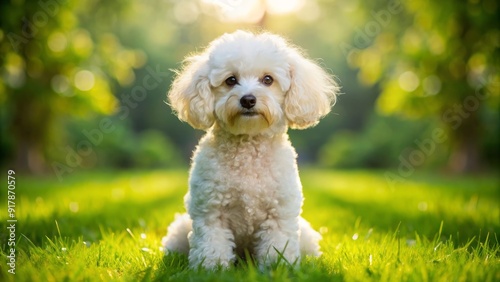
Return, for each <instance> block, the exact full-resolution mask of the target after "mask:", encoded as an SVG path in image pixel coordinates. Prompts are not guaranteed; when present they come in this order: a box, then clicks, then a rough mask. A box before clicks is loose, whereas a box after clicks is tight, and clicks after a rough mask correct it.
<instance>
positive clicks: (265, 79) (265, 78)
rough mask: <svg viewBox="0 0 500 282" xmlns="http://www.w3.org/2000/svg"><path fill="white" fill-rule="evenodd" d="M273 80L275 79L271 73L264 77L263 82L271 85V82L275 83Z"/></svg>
mask: <svg viewBox="0 0 500 282" xmlns="http://www.w3.org/2000/svg"><path fill="white" fill-rule="evenodd" d="M273 81H274V79H273V78H272V76H270V75H266V76H264V78H262V83H264V85H266V86H271V84H273Z"/></svg>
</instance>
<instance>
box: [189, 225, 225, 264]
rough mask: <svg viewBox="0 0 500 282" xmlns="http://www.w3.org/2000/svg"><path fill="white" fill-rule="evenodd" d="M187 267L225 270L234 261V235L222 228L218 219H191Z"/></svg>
mask: <svg viewBox="0 0 500 282" xmlns="http://www.w3.org/2000/svg"><path fill="white" fill-rule="evenodd" d="M189 245H190V250H189V265H190V267H191V268H197V267H199V266H202V267H204V268H206V269H214V268H216V267H217V266H222V267H223V268H227V267H229V266H230V265H231V263H232V262H233V261H234V260H235V254H234V248H235V243H234V235H233V233H232V232H231V230H229V229H227V228H224V227H223V224H222V221H221V220H220V219H214V218H211V219H207V218H197V219H193V232H192V233H191V234H190V235H189Z"/></svg>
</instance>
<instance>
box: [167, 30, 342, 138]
mask: <svg viewBox="0 0 500 282" xmlns="http://www.w3.org/2000/svg"><path fill="white" fill-rule="evenodd" d="M336 90H337V85H336V84H335V82H334V81H333V80H332V78H331V77H330V75H328V74H327V73H326V72H325V71H324V70H323V69H322V68H321V67H319V66H318V65H317V64H316V63H315V62H313V61H311V60H309V59H307V58H306V57H305V56H304V55H303V54H302V53H301V52H300V51H299V49H297V48H296V47H293V46H291V45H290V44H288V43H287V42H286V41H285V40H284V39H283V38H281V37H279V36H277V35H273V34H269V33H263V34H252V33H249V32H244V31H237V32H234V33H232V34H224V35H223V36H221V37H220V38H218V39H216V40H214V41H213V42H212V43H210V45H209V46H208V47H207V48H206V50H205V51H204V52H203V53H201V54H199V55H195V56H191V57H189V58H187V59H186V62H185V66H184V68H183V70H182V71H180V72H178V74H177V77H176V78H175V80H174V82H173V85H172V88H171V89H170V92H169V93H168V99H169V104H170V105H171V106H172V108H173V109H174V110H175V111H176V112H177V114H178V116H179V118H180V119H181V120H183V121H186V122H188V123H189V124H190V125H191V126H193V127H194V128H198V129H203V130H207V129H209V128H210V127H211V126H212V125H213V124H214V123H217V125H218V126H220V127H221V128H223V129H224V130H226V131H228V132H230V133H232V134H249V135H255V134H262V133H276V132H283V131H286V128H287V127H291V128H297V129H302V128H307V127H310V126H314V125H315V124H317V123H318V121H319V119H320V118H322V117H323V116H325V115H326V114H327V113H328V112H329V111H330V108H331V106H332V105H333V103H334V102H335V92H336Z"/></svg>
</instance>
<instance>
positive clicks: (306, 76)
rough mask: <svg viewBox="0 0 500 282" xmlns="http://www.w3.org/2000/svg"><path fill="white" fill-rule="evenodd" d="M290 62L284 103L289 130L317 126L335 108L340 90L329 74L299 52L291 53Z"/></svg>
mask: <svg viewBox="0 0 500 282" xmlns="http://www.w3.org/2000/svg"><path fill="white" fill-rule="evenodd" d="M288 58H289V65H290V77H291V83H290V89H289V90H288V92H287V93H286V96H285V103H284V109H285V115H286V118H287V120H288V126H290V128H294V129H304V128H307V127H311V126H314V125H316V124H317V123H318V122H319V120H320V119H321V118H322V117H324V116H325V115H326V114H328V113H329V112H330V109H331V107H332V105H333V104H335V97H336V96H335V95H336V92H337V90H338V86H337V84H336V83H335V81H334V80H333V79H332V77H331V76H330V75H329V74H328V73H327V72H326V71H324V70H323V69H322V68H321V67H320V66H319V65H318V64H316V63H315V62H313V61H312V60H310V59H307V58H305V57H304V56H303V55H302V54H301V53H300V51H299V50H296V49H291V50H290V53H289V55H288Z"/></svg>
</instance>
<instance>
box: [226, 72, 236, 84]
mask: <svg viewBox="0 0 500 282" xmlns="http://www.w3.org/2000/svg"><path fill="white" fill-rule="evenodd" d="M236 84H238V80H237V79H236V77H235V76H234V75H232V76H230V77H228V78H227V79H226V85H227V86H234V85H236Z"/></svg>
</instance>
